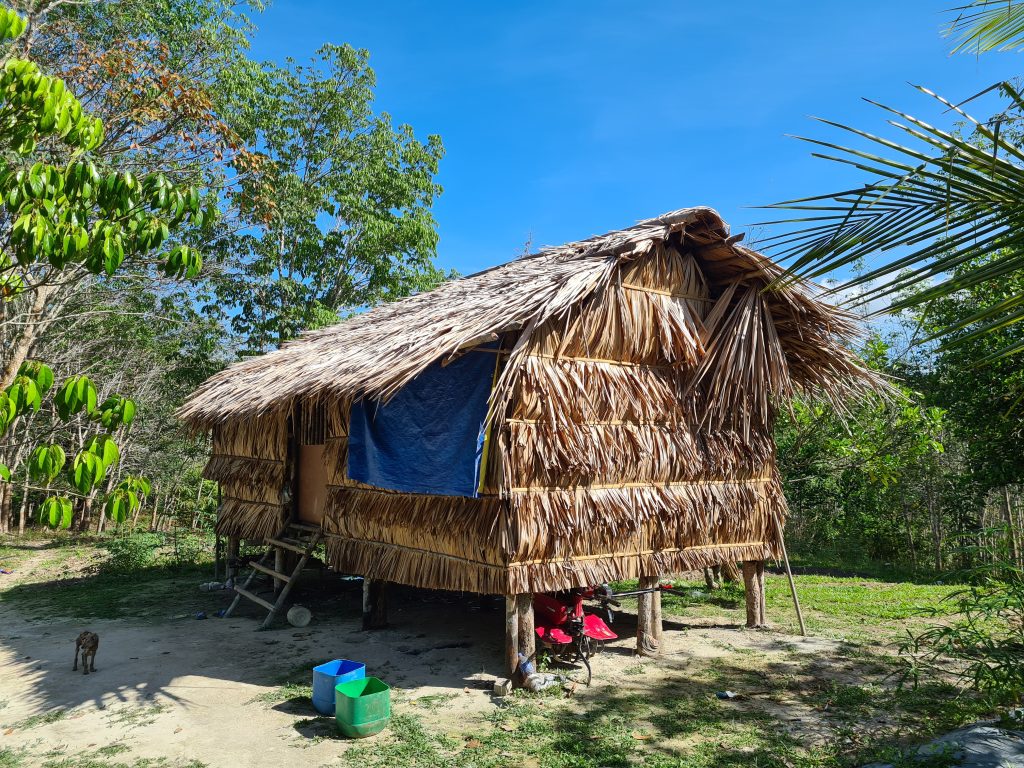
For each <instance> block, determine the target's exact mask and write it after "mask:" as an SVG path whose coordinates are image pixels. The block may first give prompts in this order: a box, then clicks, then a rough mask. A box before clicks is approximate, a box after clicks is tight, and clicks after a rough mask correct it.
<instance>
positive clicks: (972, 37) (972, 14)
mask: <svg viewBox="0 0 1024 768" xmlns="http://www.w3.org/2000/svg"><path fill="white" fill-rule="evenodd" d="M953 10H954V11H956V13H957V16H956V18H955V19H954V20H953V23H952V24H950V25H949V27H948V28H947V29H946V30H945V34H946V36H947V37H953V38H955V39H956V40H957V44H956V46H955V47H954V48H953V52H954V53H959V52H961V51H964V52H969V53H984V52H985V51H996V50H998V51H1016V50H1020V49H1021V48H1024V4H1022V3H1019V2H1013V0H975V1H974V2H972V3H969V4H967V5H963V6H960V7H958V8H954V9H953Z"/></svg>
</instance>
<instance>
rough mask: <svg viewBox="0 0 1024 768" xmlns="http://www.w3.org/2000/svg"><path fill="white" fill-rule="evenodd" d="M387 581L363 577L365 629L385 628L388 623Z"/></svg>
mask: <svg viewBox="0 0 1024 768" xmlns="http://www.w3.org/2000/svg"><path fill="white" fill-rule="evenodd" d="M387 584H388V583H387V582H386V581H381V580H380V579H367V578H364V579H363V629H364V630H370V629H384V628H385V627H387V625H388V592H387Z"/></svg>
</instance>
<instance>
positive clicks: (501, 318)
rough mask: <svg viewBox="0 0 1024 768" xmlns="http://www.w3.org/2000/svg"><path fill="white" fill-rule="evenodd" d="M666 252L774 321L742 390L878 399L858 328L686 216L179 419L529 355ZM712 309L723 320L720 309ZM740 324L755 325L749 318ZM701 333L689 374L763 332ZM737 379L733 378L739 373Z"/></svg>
mask: <svg viewBox="0 0 1024 768" xmlns="http://www.w3.org/2000/svg"><path fill="white" fill-rule="evenodd" d="M670 238H672V240H673V242H674V243H676V245H677V247H679V248H681V249H685V250H687V251H688V252H690V253H692V254H693V255H694V256H695V258H696V259H697V260H698V261H699V262H700V265H701V269H702V270H703V272H704V274H705V275H706V276H707V279H708V283H709V285H710V287H711V290H712V296H713V297H716V298H717V297H721V296H722V295H723V294H726V293H728V292H731V291H735V290H736V286H744V285H746V286H754V287H758V286H760V287H764V288H765V290H764V291H763V292H762V296H763V301H764V306H765V307H766V309H765V310H764V311H766V312H768V313H770V316H771V322H769V323H767V324H766V325H767V326H770V338H768V339H767V342H766V343H769V344H771V345H772V346H773V348H774V349H777V350H779V351H780V352H781V354H782V355H784V360H783V361H782V363H783V364H782V365H781V366H779V367H776V368H775V369H774V370H770V371H749V370H748V371H743V370H737V375H738V376H740V377H741V378H744V377H745V380H746V382H748V383H749V384H750V385H754V386H756V383H755V382H756V380H757V379H758V376H759V375H760V376H761V378H766V379H770V381H767V385H769V386H770V389H771V390H772V393H773V394H779V393H789V392H797V391H802V392H805V393H807V394H811V395H814V396H820V397H825V398H828V399H830V400H832V401H834V402H836V403H837V404H839V403H841V402H842V401H843V399H844V398H846V396H847V395H849V394H850V393H851V392H857V391H863V390H864V389H866V388H876V387H878V386H880V383H879V379H878V378H877V377H876V376H875V375H873V374H872V373H870V372H868V371H866V370H864V369H863V368H862V367H861V366H860V365H859V364H858V363H857V361H856V359H855V357H854V356H853V355H852V354H851V353H850V352H849V351H848V349H847V348H846V344H847V343H848V342H850V341H851V340H852V339H854V338H855V337H856V336H857V333H858V327H857V322H856V318H855V317H854V316H852V315H850V314H849V313H847V312H845V311H842V310H840V309H837V308H836V307H833V306H831V305H829V304H826V303H824V302H822V301H819V300H818V299H816V298H815V297H814V295H813V292H812V290H811V289H810V287H809V286H807V285H806V284H803V283H798V282H793V281H785V282H782V283H777V282H776V281H777V279H778V278H779V277H780V276H782V275H783V270H782V269H781V268H780V267H779V266H778V265H776V264H775V263H774V262H772V261H771V260H769V259H768V258H766V257H765V256H762V255H761V254H758V253H756V252H754V251H752V250H749V249H747V248H744V247H741V246H739V245H738V244H737V243H736V240H737V238H730V236H729V230H728V227H727V226H726V224H725V223H724V222H723V221H722V219H721V218H720V217H719V215H718V214H717V213H716V212H715V211H714V210H712V209H710V208H685V209H682V210H678V211H673V212H671V213H667V214H664V215H662V216H658V217H656V218H653V219H647V220H645V221H642V222H640V223H638V224H636V225H634V226H632V227H628V228H626V229H622V230H617V231H614V232H609V233H607V234H604V235H600V236H597V237H591V238H589V239H586V240H581V241H578V242H573V243H569V244H566V245H563V246H559V247H554V248H545V249H543V250H541V251H539V252H538V253H535V254H532V255H530V256H526V257H523V258H520V259H517V260H515V261H512V262H508V263H506V264H502V265H499V266H496V267H493V268H491V269H488V270H485V271H483V272H479V273H477V274H474V275H470V276H468V277H464V278H461V279H458V280H453V281H451V282H447V283H444V284H443V285H441V286H439V287H438V288H436V289H434V290H432V291H429V292H426V293H422V294H418V295H416V296H412V297H409V298H406V299H403V300H401V301H396V302H393V303H391V304H386V305H383V306H380V307H377V308H375V309H372V310H370V311H368V312H364V313H361V314H359V315H356V316H355V317H353V318H351V319H348V320H346V321H344V322H341V323H338V324H337V325H334V326H331V327H329V328H325V329H322V330H318V331H313V332H311V333H307V334H305V335H303V336H302V337H301V338H299V339H297V340H295V341H292V342H289V343H287V344H285V345H284V346H283V347H282V348H281V349H279V350H277V351H274V352H271V353H269V354H266V355H263V356H262V357H258V358H254V359H250V360H246V361H243V362H240V363H237V364H235V365H233V366H230V367H229V368H227V369H226V370H224V371H222V372H220V373H218V374H217V375H215V376H213V377H211V378H210V379H209V380H208V381H206V382H205V383H204V384H203V385H202V386H201V387H200V388H199V389H198V390H197V391H196V392H195V394H194V395H193V396H192V397H191V398H190V399H189V400H188V402H187V403H186V404H185V405H184V406H183V407H182V408H181V409H180V411H179V416H180V417H181V418H182V419H184V420H185V421H186V422H188V423H189V424H191V425H192V426H193V427H195V428H200V429H202V428H208V427H211V426H213V425H215V424H218V423H223V422H225V421H234V420H237V419H243V418H252V417H255V416H258V415H262V414H267V413H271V412H275V411H277V412H280V411H283V410H285V409H287V408H290V407H291V406H292V404H293V403H294V401H295V400H296V398H309V397H329V398H331V399H340V400H352V399H355V398H359V397H364V396H370V397H381V398H386V397H388V396H390V395H391V394H393V393H395V392H396V391H397V390H399V389H400V388H401V387H403V386H404V385H405V384H407V383H408V382H409V381H411V380H412V379H413V378H414V377H416V376H417V375H418V374H419V373H420V372H422V371H423V370H424V369H425V368H426V367H427V366H429V365H430V364H431V363H432V362H434V361H436V360H438V359H443V358H446V357H448V356H451V355H453V354H456V353H458V352H459V351H460V350H465V349H468V348H471V347H474V346H477V345H479V344H481V343H484V342H487V341H491V340H495V339H497V338H498V337H499V336H500V335H501V334H504V333H507V332H510V331H517V332H520V337H519V344H518V345H517V346H518V347H523V346H525V344H526V342H527V341H528V340H529V336H530V334H531V332H532V330H533V329H536V328H538V327H539V326H541V325H542V324H543V323H544V322H545V321H546V320H549V319H551V318H559V317H562V316H564V315H565V314H566V313H568V312H570V311H571V310H572V308H573V307H575V306H577V305H579V304H580V302H582V301H584V300H585V299H587V298H588V297H590V296H592V295H594V294H595V293H596V292H598V291H600V290H602V289H604V288H606V287H608V286H609V285H610V284H611V283H612V282H613V281H614V280H615V279H616V276H617V268H618V267H619V266H620V265H622V264H623V263H625V262H629V261H631V260H633V259H636V258H638V257H640V256H643V255H644V254H647V253H649V252H650V251H651V250H652V249H653V248H655V247H658V246H659V245H660V244H662V243H664V242H665V241H666V240H669V239H670ZM730 295H731V294H730ZM750 296H751V294H750V293H749V292H746V293H744V294H741V292H739V291H736V298H735V301H734V304H735V303H737V302H743V301H753V299H751V298H749V297H750ZM721 304H722V306H723V310H724V307H725V305H726V304H728V301H726V302H722V303H721ZM755 309H756V308H755ZM757 311H760V310H757ZM735 316H736V317H739V316H741V315H740V314H735ZM750 316H751V317H754V316H755V315H754V314H753V310H752V314H750ZM717 319H721V318H717ZM755 320H756V317H755ZM757 327H758V328H760V327H761V326H760V325H758V326H757ZM703 330H705V329H701V328H698V331H703ZM706 330H707V333H700V334H699V336H698V337H697V338H694V339H689V340H687V344H688V345H689V347H690V348H691V349H692V350H693V352H694V353H695V357H696V358H697V361H699V359H700V358H702V357H705V354H704V353H705V352H706V351H707V350H710V349H712V348H718V349H719V350H721V354H716V355H714V358H715V360H716V361H718V363H719V364H721V363H722V362H723V361H728V360H729V359H730V355H729V349H728V345H729V344H730V337H731V336H734V335H740V336H742V335H744V334H750V333H760V332H761V331H759V330H751V327H735V326H734V324H733V323H722V324H721V326H720V327H718V328H714V329H713V328H711V327H710V326H709V327H708V328H707V329H706ZM668 344H669V345H671V344H672V342H668ZM514 354H515V353H513V356H514ZM710 358H711V355H707V356H706V359H710ZM687 362H691V363H692V362H694V360H689V361H687ZM733 362H734V363H735V362H737V361H735V360H734V361H733ZM737 367H738V368H742V367H743V366H742V361H739V365H738V366H737ZM720 374H721V370H719V371H715V370H707V371H704V372H703V373H702V374H701V376H702V377H705V378H706V380H707V381H709V382H710V384H709V386H711V387H712V389H714V388H715V387H716V386H717V381H718V379H719V378H720Z"/></svg>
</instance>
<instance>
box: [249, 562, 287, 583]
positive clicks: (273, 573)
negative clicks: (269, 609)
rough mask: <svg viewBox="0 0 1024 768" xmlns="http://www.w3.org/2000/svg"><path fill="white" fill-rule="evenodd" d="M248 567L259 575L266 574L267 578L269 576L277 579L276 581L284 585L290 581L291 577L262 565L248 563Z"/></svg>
mask: <svg viewBox="0 0 1024 768" xmlns="http://www.w3.org/2000/svg"><path fill="white" fill-rule="evenodd" d="M249 565H250V566H252V567H253V568H255V569H256V570H257V571H259V572H260V573H265V574H267V576H271V577H273V578H275V579H277V580H278V581H283V582H284V583H285V584H287V583H288V582H289V581H291V580H292V577H291V576H285V575H284V574H283V573H281V572H279V571H275V570H274V569H273V568H271V567H270V566H268V565H263V564H262V563H249Z"/></svg>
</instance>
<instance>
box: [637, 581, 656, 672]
mask: <svg viewBox="0 0 1024 768" xmlns="http://www.w3.org/2000/svg"><path fill="white" fill-rule="evenodd" d="M657 585H658V577H657V576H641V577H640V581H639V584H638V585H637V588H638V589H652V588H654V587H656V586H657ZM660 645H661V594H660V593H650V592H648V593H647V594H642V595H638V596H637V606H636V653H637V655H638V656H657V655H658V650H659V647H660Z"/></svg>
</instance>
